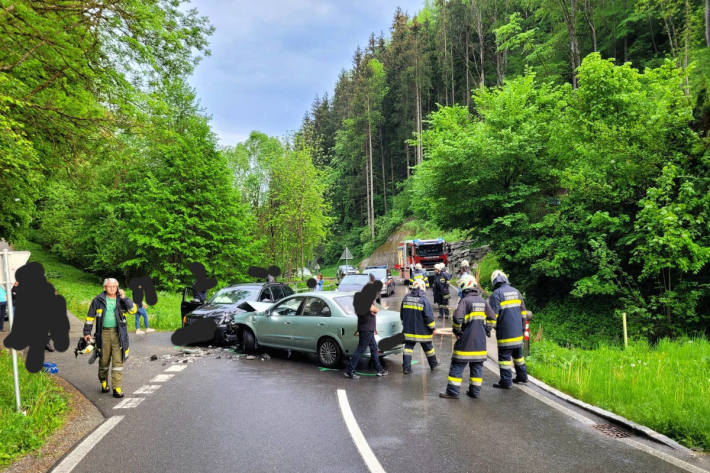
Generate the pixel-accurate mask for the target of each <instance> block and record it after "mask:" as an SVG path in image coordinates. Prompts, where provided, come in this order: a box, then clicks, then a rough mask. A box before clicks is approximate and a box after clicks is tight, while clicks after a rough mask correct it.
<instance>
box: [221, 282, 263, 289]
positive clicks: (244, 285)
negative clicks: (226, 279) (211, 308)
mask: <svg viewBox="0 0 710 473" xmlns="http://www.w3.org/2000/svg"><path fill="white" fill-rule="evenodd" d="M267 284H273V283H266V282H244V283H239V284H230V285H229V286H226V287H223V288H222V289H229V288H233V287H239V288H244V289H249V288H252V289H261V288H262V287H264V286H266V285H267Z"/></svg>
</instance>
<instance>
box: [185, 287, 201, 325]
mask: <svg viewBox="0 0 710 473" xmlns="http://www.w3.org/2000/svg"><path fill="white" fill-rule="evenodd" d="M201 305H202V303H201V302H200V301H199V300H198V299H195V298H194V297H193V296H192V288H191V287H186V288H184V289H183V290H182V302H181V303H180V318H181V319H182V326H183V327H184V326H185V321H186V319H185V316H186V315H187V314H189V313H190V312H192V311H193V310H195V309H197V308H198V307H200V306H201Z"/></svg>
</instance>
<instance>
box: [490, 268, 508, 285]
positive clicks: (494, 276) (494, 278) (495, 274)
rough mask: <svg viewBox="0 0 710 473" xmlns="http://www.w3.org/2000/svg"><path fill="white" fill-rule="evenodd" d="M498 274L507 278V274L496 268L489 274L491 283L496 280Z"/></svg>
mask: <svg viewBox="0 0 710 473" xmlns="http://www.w3.org/2000/svg"><path fill="white" fill-rule="evenodd" d="M498 276H503V277H504V278H505V279H506V280H507V279H508V276H506V275H505V273H504V272H503V271H501V270H500V269H496V270H495V271H493V274H491V284H492V283H493V281H495V280H496V278H497V277H498Z"/></svg>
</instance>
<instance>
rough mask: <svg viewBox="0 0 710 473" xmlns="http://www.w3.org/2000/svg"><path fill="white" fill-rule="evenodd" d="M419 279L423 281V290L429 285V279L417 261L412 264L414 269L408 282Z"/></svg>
mask: <svg viewBox="0 0 710 473" xmlns="http://www.w3.org/2000/svg"><path fill="white" fill-rule="evenodd" d="M418 279H421V280H423V281H424V290H426V288H428V287H429V280H428V279H427V277H426V271H424V269H423V268H422V264H421V263H417V264H415V265H414V271H413V272H412V279H411V280H410V282H412V283H414V281H416V280H418Z"/></svg>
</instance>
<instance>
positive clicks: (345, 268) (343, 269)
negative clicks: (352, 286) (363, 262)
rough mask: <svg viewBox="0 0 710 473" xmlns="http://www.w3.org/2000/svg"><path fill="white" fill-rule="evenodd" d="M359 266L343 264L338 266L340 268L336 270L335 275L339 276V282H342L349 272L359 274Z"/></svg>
mask: <svg viewBox="0 0 710 473" xmlns="http://www.w3.org/2000/svg"><path fill="white" fill-rule="evenodd" d="M358 272H359V271H358V270H357V268H355V267H353V266H350V265H349V264H348V265H345V264H341V265H340V266H338V270H337V271H336V272H335V277H336V278H338V282H340V280H341V279H343V278H344V277H345V276H347V275H348V274H358Z"/></svg>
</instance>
